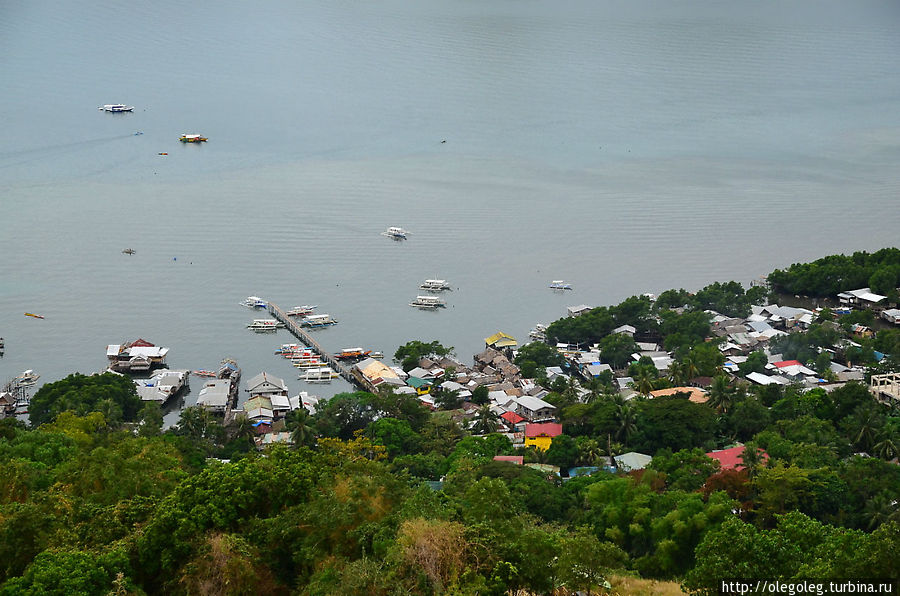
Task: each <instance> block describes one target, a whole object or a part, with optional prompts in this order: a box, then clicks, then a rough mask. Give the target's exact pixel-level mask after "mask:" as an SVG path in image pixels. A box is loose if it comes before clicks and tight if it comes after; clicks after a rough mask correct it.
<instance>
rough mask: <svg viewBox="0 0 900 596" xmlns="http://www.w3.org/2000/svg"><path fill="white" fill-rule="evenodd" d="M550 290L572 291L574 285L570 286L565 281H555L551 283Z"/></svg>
mask: <svg viewBox="0 0 900 596" xmlns="http://www.w3.org/2000/svg"><path fill="white" fill-rule="evenodd" d="M550 289H551V290H571V289H572V284H570V283H568V282H566V281H563V280H561V279H554V280H553V281H551V282H550Z"/></svg>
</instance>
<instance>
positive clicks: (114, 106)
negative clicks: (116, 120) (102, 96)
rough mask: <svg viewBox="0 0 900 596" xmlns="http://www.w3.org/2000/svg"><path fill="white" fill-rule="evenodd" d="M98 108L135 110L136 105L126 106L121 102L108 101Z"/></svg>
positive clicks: (113, 110) (109, 110) (114, 110)
mask: <svg viewBox="0 0 900 596" xmlns="http://www.w3.org/2000/svg"><path fill="white" fill-rule="evenodd" d="M97 109H98V110H103V111H104V112H114V113H119V112H133V111H134V106H126V105H125V104H121V103H108V104H105V105H102V106H100V107H99V108H97Z"/></svg>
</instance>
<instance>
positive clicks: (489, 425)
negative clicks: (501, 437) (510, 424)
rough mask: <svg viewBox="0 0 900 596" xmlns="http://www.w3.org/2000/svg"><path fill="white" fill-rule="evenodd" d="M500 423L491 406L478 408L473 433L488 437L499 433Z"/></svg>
mask: <svg viewBox="0 0 900 596" xmlns="http://www.w3.org/2000/svg"><path fill="white" fill-rule="evenodd" d="M498 426H499V423H498V422H497V415H496V414H495V413H494V411H493V410H491V406H489V405H483V406H481V407H480V408H478V410H477V412H476V413H475V420H474V421H473V422H472V432H473V433H474V434H478V435H487V434H490V433H492V432H496V431H497V427H498Z"/></svg>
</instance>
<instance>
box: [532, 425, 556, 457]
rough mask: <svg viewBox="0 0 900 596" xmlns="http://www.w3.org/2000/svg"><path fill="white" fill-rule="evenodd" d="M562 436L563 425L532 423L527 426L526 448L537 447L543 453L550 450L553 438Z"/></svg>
mask: <svg viewBox="0 0 900 596" xmlns="http://www.w3.org/2000/svg"><path fill="white" fill-rule="evenodd" d="M561 434H562V424H559V423H557V422H544V423H541V424H536V423H531V424H526V425H525V446H526V447H530V446H532V445H533V446H535V447H537V448H538V449H540V450H541V451H546V450H547V449H549V448H550V443H552V442H553V437H558V436H559V435H561Z"/></svg>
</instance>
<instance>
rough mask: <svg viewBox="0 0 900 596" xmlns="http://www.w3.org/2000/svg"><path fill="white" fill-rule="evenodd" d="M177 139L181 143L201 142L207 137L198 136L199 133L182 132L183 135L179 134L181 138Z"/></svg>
mask: <svg viewBox="0 0 900 596" xmlns="http://www.w3.org/2000/svg"><path fill="white" fill-rule="evenodd" d="M178 140H179V141H181V142H182V143H202V142H203V141H208V140H209V139H207V138H206V137H203V136H200V135H188V134H184V135H181V138H180V139H178Z"/></svg>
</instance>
